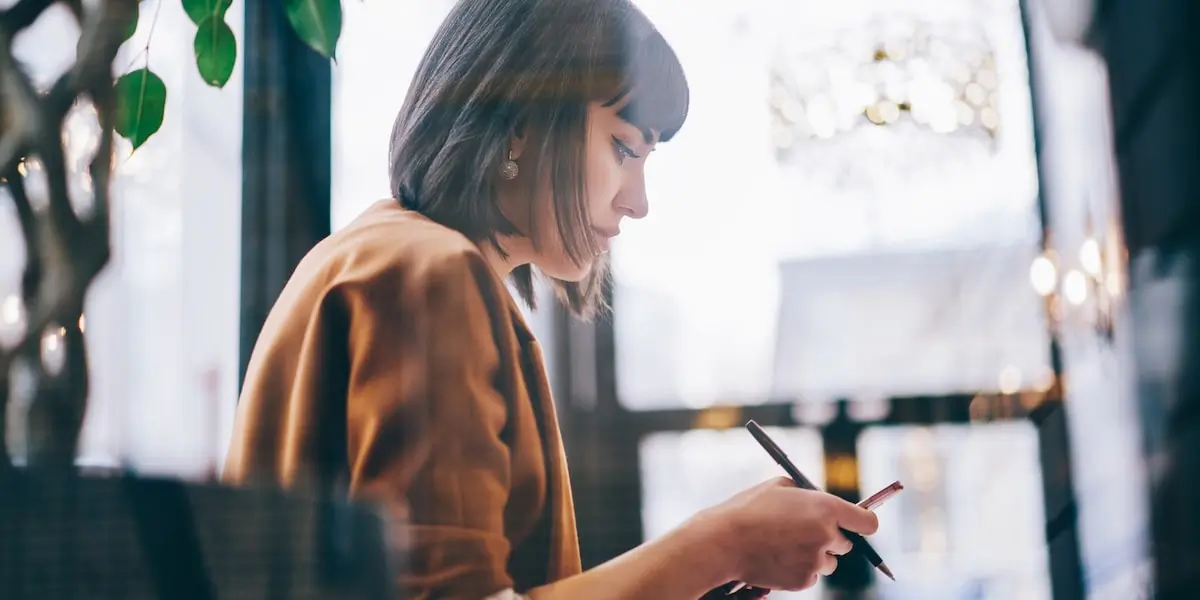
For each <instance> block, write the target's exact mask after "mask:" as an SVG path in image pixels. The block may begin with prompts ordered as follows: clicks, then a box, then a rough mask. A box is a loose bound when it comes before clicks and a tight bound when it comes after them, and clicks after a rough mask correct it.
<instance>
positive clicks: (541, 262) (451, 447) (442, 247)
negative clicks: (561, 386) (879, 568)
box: [225, 0, 877, 600]
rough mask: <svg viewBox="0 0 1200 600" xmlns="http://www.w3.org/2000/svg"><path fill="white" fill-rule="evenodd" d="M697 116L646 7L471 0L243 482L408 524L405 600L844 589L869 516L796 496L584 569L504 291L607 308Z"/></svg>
mask: <svg viewBox="0 0 1200 600" xmlns="http://www.w3.org/2000/svg"><path fill="white" fill-rule="evenodd" d="M687 109H688V87H687V83H686V81H685V79H684V76H683V72H682V68H681V67H680V65H679V62H678V59H677V58H676V56H675V53H674V52H673V51H672V50H671V48H670V47H669V46H668V45H667V43H666V41H664V39H663V37H662V36H661V35H660V34H659V33H658V31H657V30H655V29H654V27H653V26H652V25H651V24H650V23H649V21H648V20H647V19H646V17H645V16H644V15H642V13H640V12H639V11H638V10H637V9H635V8H634V7H633V6H632V5H631V4H630V2H629V0H460V1H459V2H458V3H457V4H456V6H455V7H454V8H453V9H452V10H451V12H450V15H449V16H448V17H447V18H446V20H445V22H444V23H443V24H442V26H441V28H440V29H439V30H438V32H437V34H436V35H435V37H434V40H433V42H432V43H431V45H430V47H429V49H428V50H427V51H426V53H425V56H424V59H423V60H422V62H421V64H420V66H419V67H418V69H417V73H416V75H415V77H414V78H413V81H412V85H411V88H410V91H409V94H408V97H407V98H406V99H405V102H404V105H403V108H401V110H400V114H399V117H398V118H397V119H396V123H395V127H394V130H393V140H392V147H391V156H390V162H391V180H392V194H393V196H394V199H389V200H384V201H381V202H379V203H377V204H376V205H374V206H373V207H372V208H370V209H369V210H367V211H366V212H365V213H364V214H363V215H361V216H360V217H359V218H358V219H357V220H356V221H355V222H354V223H352V224H351V225H349V226H348V227H346V228H345V229H344V230H342V231H340V232H338V233H336V234H334V235H332V236H331V237H329V238H328V239H326V240H325V241H323V242H321V243H320V244H318V245H317V247H316V248H314V249H313V250H312V251H311V252H310V254H309V255H308V256H307V257H306V258H305V259H304V260H303V261H302V262H301V264H300V265H299V266H298V267H297V269H296V271H295V273H294V274H293V276H292V279H291V281H290V282H289V283H288V285H287V286H286V288H285V289H284V290H283V292H282V294H281V295H280V298H279V300H278V301H277V303H276V305H275V307H274V309H273V310H272V312H271V314H270V315H269V317H268V318H267V321H266V324H265V326H264V327H263V331H262V333H261V335H260V337H259V340H258V343H257V345H256V347H255V349H254V353H253V356H252V358H251V361H250V365H249V369H248V372H247V374H246V381H245V386H244V391H243V394H242V398H241V402H240V404H239V407H238V415H237V422H236V427H235V434H234V439H233V444H232V448H231V451H230V454H229V459H228V464H227V466H226V471H225V476H226V478H227V479H228V480H230V481H234V482H246V481H255V480H259V481H262V480H265V481H269V482H273V483H280V484H283V485H286V486H298V485H305V486H335V485H336V486H343V488H344V489H348V490H349V493H350V494H351V495H352V496H354V497H358V498H366V499H372V500H377V501H379V502H382V503H384V504H385V505H386V506H390V507H393V509H394V510H395V511H396V512H397V514H398V515H399V516H400V517H402V518H403V519H404V520H405V521H406V524H405V526H404V527H403V528H402V531H399V532H398V533H402V534H403V537H404V539H405V540H406V543H407V552H408V558H409V565H408V567H409V568H408V569H407V570H406V572H405V573H404V574H403V576H402V582H401V583H402V587H403V588H404V589H405V590H406V592H407V593H408V594H409V597H411V598H454V599H464V600H482V599H485V598H501V597H514V594H516V593H520V594H525V595H527V596H528V597H529V598H533V599H536V600H559V599H569V600H586V599H592V598H597V599H600V598H614V599H616V598H621V599H625V598H661V599H665V600H672V599H681V600H685V599H686V600H694V599H695V598H698V597H701V596H703V595H705V594H706V593H708V592H709V591H710V590H713V589H714V588H718V587H720V586H722V585H724V584H726V583H727V582H730V581H745V582H747V583H749V584H751V585H752V586H755V587H757V588H760V589H799V588H805V587H808V586H811V585H813V584H814V583H815V582H816V579H817V577H818V575H819V574H822V573H825V574H828V573H830V572H832V570H833V569H834V568H835V566H836V560H835V557H834V556H833V555H836V554H842V553H845V552H847V551H848V550H849V549H850V545H849V543H848V542H847V540H846V539H845V538H844V537H842V535H841V534H840V533H838V529H837V526H838V525H840V526H842V527H845V528H848V529H851V530H854V531H858V532H861V533H867V534H869V533H872V532H874V531H875V528H876V526H877V521H876V519H875V517H874V516H873V515H872V514H871V513H869V512H867V511H865V510H862V509H860V508H858V507H856V506H853V505H851V504H849V503H846V502H843V501H841V500H839V499H837V498H835V497H833V496H830V495H826V494H821V493H814V492H808V491H802V490H799V489H795V488H794V487H792V486H790V485H788V484H786V483H784V482H782V481H772V482H768V483H765V484H762V485H760V486H758V487H755V488H752V489H749V490H747V491H745V492H743V493H741V494H740V495H738V496H735V497H734V498H732V499H730V500H728V501H726V502H725V503H723V504H720V505H718V506H716V507H713V508H711V509H709V510H707V511H704V512H703V513H701V514H699V515H697V516H695V517H694V518H692V519H691V520H689V521H688V522H687V523H686V524H684V525H682V526H681V527H679V528H678V529H676V530H675V531H674V532H672V533H670V534H668V535H666V536H664V537H663V538H661V539H658V540H655V541H652V542H649V543H647V544H645V545H643V546H641V547H639V548H637V549H635V550H633V551H631V552H629V553H628V554H626V555H624V556H621V557H618V558H616V559H614V560H612V561H611V562H609V563H607V564H605V565H602V566H600V567H597V568H595V569H592V570H590V571H587V572H581V569H580V563H579V551H578V541H577V538H576V532H575V523H574V515H573V508H572V500H571V492H570V487H569V481H568V477H567V469H566V465H565V456H564V454H563V449H562V442H561V438H560V435H559V429H558V425H557V421H556V419H555V415H554V405H553V402H552V400H551V397H550V391H549V386H548V384H547V378H546V373H545V371H544V368H543V365H542V357H541V355H540V350H539V349H538V346H537V343H536V341H535V340H534V339H533V336H532V335H531V334H530V331H529V328H528V327H527V326H526V325H525V323H524V321H523V320H522V317H521V314H520V311H519V310H518V307H517V305H516V304H515V302H514V301H513V299H512V298H511V297H510V295H509V293H508V291H507V289H506V287H505V285H504V283H503V280H504V279H505V278H509V279H511V280H512V281H513V282H514V284H515V287H516V289H517V290H518V291H519V293H520V295H521V297H522V299H523V300H524V301H525V302H526V303H528V304H529V305H531V306H532V305H533V280H532V278H533V273H534V271H533V269H534V268H536V269H537V270H538V271H539V272H540V273H541V274H542V275H544V276H546V277H549V278H550V279H551V280H552V281H553V282H554V283H555V285H556V286H557V288H558V291H559V292H560V297H561V298H562V300H563V301H564V302H566V303H567V304H568V305H569V306H570V308H571V309H572V310H573V311H575V313H576V314H579V315H581V316H586V315H589V314H591V313H592V312H593V311H594V310H595V309H596V308H597V305H598V303H599V296H600V282H601V280H602V278H603V277H604V275H605V273H604V271H605V264H604V252H605V251H606V250H607V249H608V245H609V243H610V240H611V239H612V238H613V237H615V236H616V235H617V233H618V232H619V231H620V228H621V226H622V225H623V223H624V221H625V220H626V219H639V218H641V217H644V216H645V215H646V212H647V210H648V204H647V200H646V195H645V182H644V178H643V170H644V168H645V166H646V164H647V159H648V157H649V156H650V154H651V152H652V151H653V150H654V148H655V145H656V144H658V143H663V142H666V141H668V140H670V139H671V138H672V137H673V136H674V135H675V134H676V132H677V131H679V129H680V127H681V126H682V125H683V122H684V120H685V117H686V115H687ZM722 151H723V149H720V148H714V149H713V152H714V153H715V154H719V153H720V152H722ZM716 158H719V157H716ZM718 593H719V592H718Z"/></svg>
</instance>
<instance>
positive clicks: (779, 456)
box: [746, 419, 896, 581]
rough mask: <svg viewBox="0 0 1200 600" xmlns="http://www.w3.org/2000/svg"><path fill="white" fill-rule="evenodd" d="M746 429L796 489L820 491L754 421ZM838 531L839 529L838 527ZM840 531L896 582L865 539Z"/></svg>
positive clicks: (855, 547) (747, 424) (851, 532)
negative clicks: (793, 483)
mask: <svg viewBox="0 0 1200 600" xmlns="http://www.w3.org/2000/svg"><path fill="white" fill-rule="evenodd" d="M746 429H749V430H750V435H752V436H754V439H755V440H758V443H759V445H760V446H762V447H763V450H766V451H767V454H770V455H771V458H772V459H774V460H775V462H777V463H779V466H781V467H783V470H784V471H785V472H787V474H788V477H791V478H792V481H794V482H795V483H796V486H797V487H799V488H802V489H806V490H815V491H818V492H819V491H821V488H819V487H817V486H816V485H813V482H811V481H809V480H808V478H807V477H805V476H804V473H801V472H800V469H797V468H796V465H794V464H792V461H791V460H789V459H788V457H787V455H786V454H784V453H783V449H782V448H780V447H779V445H778V444H776V443H775V440H772V439H771V436H768V435H767V432H765V431H763V428H762V427H759V425H758V423H755V422H754V420H753V419H751V420H750V421H749V422H748V423H746ZM838 529H841V528H840V527H839V528H838ZM841 531H842V535H844V536H846V539H848V540H850V544H851V545H852V546H853V547H854V550H857V551H859V552H861V553H863V555H864V556H866V558H867V560H868V561H870V562H871V564H872V565H874V566H875V568H876V569H879V571H880V572H882V573H883V574H884V575H887V576H888V579H891V580H892V581H895V580H896V576H895V575H892V570H891V569H889V568H888V566H887V565H886V564H884V563H883V558H881V557H880V556H879V553H878V552H876V551H875V549H874V548H872V547H871V544H869V543H867V540H866V538H864V537H863V536H861V535H859V534H857V533H854V532H853V531H849V530H846V529H841Z"/></svg>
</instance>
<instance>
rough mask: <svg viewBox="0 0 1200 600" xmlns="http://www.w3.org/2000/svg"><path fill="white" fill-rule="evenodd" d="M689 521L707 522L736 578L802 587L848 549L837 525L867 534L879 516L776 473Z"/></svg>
mask: <svg viewBox="0 0 1200 600" xmlns="http://www.w3.org/2000/svg"><path fill="white" fill-rule="evenodd" d="M692 526H696V527H704V528H708V530H709V532H710V536H712V543H713V545H714V547H716V548H722V551H723V552H724V553H725V554H726V561H727V564H728V565H729V566H730V569H731V572H732V574H733V575H734V579H736V580H739V581H744V582H746V583H748V584H750V585H751V586H754V587H757V588H764V589H783V590H801V589H806V588H809V587H812V586H813V585H815V584H816V583H817V578H818V577H819V576H820V575H829V574H830V573H833V570H834V569H836V568H837V558H836V556H840V555H843V554H846V553H847V552H849V551H850V549H851V546H850V541H849V540H847V539H846V537H845V536H843V535H842V533H841V532H840V531H838V528H839V527H842V528H845V529H848V530H850V531H854V532H857V533H861V534H863V535H870V534H872V533H875V531H876V530H877V529H878V528H879V520H878V519H877V518H876V517H875V514H874V513H872V512H871V511H869V510H866V509H863V508H859V507H858V506H855V505H854V504H851V503H849V502H846V501H845V500H842V499H841V498H838V497H837V496H834V495H832V494H827V493H825V492H817V491H809V490H802V489H799V488H797V487H796V486H795V485H794V484H793V483H792V482H791V480H789V479H786V478H777V479H773V480H771V481H767V482H765V483H762V484H759V485H757V486H755V487H752V488H750V489H747V490H745V491H743V492H742V493H740V494H738V495H736V496H734V497H732V498H730V499H729V500H727V501H725V502H724V503H722V504H719V505H717V506H715V507H713V508H711V509H709V510H707V511H704V512H703V513H701V514H699V515H697V516H696V517H695V520H694V522H693V524H692Z"/></svg>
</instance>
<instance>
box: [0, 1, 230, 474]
mask: <svg viewBox="0 0 1200 600" xmlns="http://www.w3.org/2000/svg"><path fill="white" fill-rule="evenodd" d="M159 1H161V0H145V1H144V2H142V3H141V5H140V9H141V15H142V19H141V21H140V22H139V26H138V30H137V33H136V34H135V35H134V37H133V38H132V39H131V40H130V41H129V42H127V43H126V44H125V46H124V47H122V49H121V52H120V53H119V54H118V57H117V60H116V62H115V65H116V66H115V68H116V69H117V70H118V71H121V70H124V69H126V68H129V69H133V68H138V67H140V66H141V65H143V64H146V61H149V65H150V67H151V68H152V69H153V70H154V71H155V72H156V73H158V74H159V76H161V77H162V78H163V80H164V82H165V83H166V85H167V89H168V96H167V98H168V105H167V112H166V117H165V120H164V122H163V125H162V128H161V129H160V130H159V132H158V133H157V134H156V135H155V136H154V137H153V138H151V139H150V141H149V142H147V143H146V144H145V145H144V146H142V147H141V148H140V149H138V151H137V152H136V153H132V154H131V153H130V146H129V144H128V143H127V142H124V141H123V140H118V143H117V144H116V155H117V160H118V166H117V168H116V171H115V173H114V178H113V186H112V204H113V205H112V219H113V225H112V243H113V256H112V260H111V262H110V263H109V265H108V267H107V268H106V270H105V271H104V272H103V273H101V275H100V277H99V278H98V279H97V280H96V282H95V285H94V286H93V287H92V289H91V293H90V294H89V295H88V302H87V306H86V314H85V317H86V327H87V334H88V342H87V343H88V348H89V358H90V361H91V373H92V395H91V398H90V400H89V406H88V413H87V419H86V422H85V424H84V431H83V437H82V440H81V447H80V460H81V461H82V462H84V463H92V464H101V465H114V464H123V465H127V466H130V467H133V468H134V469H136V470H138V471H141V472H143V473H160V474H167V473H169V474H176V475H182V476H188V477H201V476H206V475H211V474H212V472H213V468H214V467H215V466H216V465H217V464H219V461H220V457H221V455H222V454H223V452H224V446H225V444H226V440H228V437H229V436H228V432H229V428H230V426H231V425H230V424H231V422H232V416H233V407H234V404H235V400H236V397H237V373H238V365H237V360H238V351H237V349H238V326H237V324H238V302H239V299H238V293H239V273H240V265H241V260H240V243H239V240H240V233H239V224H240V218H241V179H242V178H241V127H242V126H241V123H242V118H241V106H242V91H241V87H242V86H241V82H242V76H241V57H240V56H239V60H238V66H237V67H236V68H235V71H234V74H233V76H232V77H231V78H230V80H229V84H228V85H227V86H226V87H225V89H223V90H217V89H214V88H210V87H208V86H207V85H205V84H204V82H203V81H202V80H201V79H200V77H199V75H198V74H197V72H196V66H195V58H194V57H193V53H192V48H191V43H190V40H191V38H192V36H193V32H194V31H195V25H194V24H192V23H191V21H190V20H189V19H188V17H187V15H186V14H185V13H184V12H183V10H182V8H181V7H180V5H179V3H177V2H176V3H171V2H167V3H165V4H164V5H163V7H162V10H159V8H158V2H159ZM242 12H243V11H242V4H241V2H235V3H234V5H233V6H232V7H231V8H230V9H229V11H228V13H227V15H226V21H227V22H228V23H229V25H230V27H231V28H232V29H233V30H234V32H235V35H236V36H237V37H238V39H239V40H240V39H241V35H242ZM155 15H157V17H156V16H155ZM154 19H157V23H156V24H154V25H153V26H152V21H153V20H154ZM151 29H153V31H154V36H153V39H149V38H150V32H151ZM78 32H79V30H78V27H77V26H76V25H75V23H74V20H73V19H72V18H71V16H70V15H69V13H68V12H67V11H66V9H65V8H64V7H62V6H59V5H55V6H53V7H51V8H50V9H49V10H48V11H47V12H46V14H44V15H43V16H42V18H41V19H39V21H38V22H37V23H35V24H34V25H33V27H32V28H31V29H29V30H27V31H25V32H24V33H23V34H22V35H21V36H20V37H18V38H17V40H16V43H15V48H14V52H15V53H16V54H17V56H18V57H20V59H22V60H24V61H25V64H26V65H28V68H30V69H31V71H32V75H33V77H34V80H35V83H36V84H38V85H43V86H44V85H48V84H49V83H51V82H53V80H54V79H56V78H57V76H58V75H59V74H60V73H62V72H64V71H65V70H66V69H67V68H68V67H69V66H70V65H71V64H73V61H74V58H75V41H76V39H77V37H78ZM148 40H149V46H150V48H151V52H149V53H146V52H145V51H144V50H145V48H146V46H147V43H148ZM97 128H98V125H97V124H96V121H95V113H94V111H91V110H89V108H88V106H87V105H80V106H78V107H76V109H75V110H74V111H73V112H72V114H71V115H70V117H69V118H68V127H67V132H66V140H67V146H68V149H69V150H71V151H77V150H81V149H86V148H88V147H90V146H89V144H90V143H92V142H94V138H95V136H96V135H97ZM75 158H76V159H78V160H79V161H80V162H77V163H76V164H75V165H74V166H73V168H74V169H75V170H76V173H77V175H76V176H79V175H78V173H79V167H80V166H81V165H82V164H83V162H84V161H86V160H89V159H90V157H80V156H76V157H75ZM14 218H15V217H14V215H13V214H12V210H11V202H8V201H7V200H0V232H4V233H3V234H0V238H2V239H3V240H4V242H3V251H0V301H6V300H5V299H6V298H10V297H12V296H13V295H14V294H17V293H18V292H19V288H18V287H17V284H18V282H19V277H20V271H21V269H22V268H23V265H24V257H23V256H22V254H23V252H22V251H21V250H22V249H20V248H18V249H17V251H16V252H9V251H8V249H9V244H10V243H12V244H14V245H16V240H17V239H18V238H19V236H18V235H17V233H16V232H17V231H18V229H17V227H16V224H15V222H14ZM9 240H12V242H9ZM0 316H3V315H0ZM10 325H11V324H10ZM0 326H3V324H0ZM18 409H19V407H18V406H14V407H13V410H18ZM17 420H18V421H19V418H18V419H17ZM10 442H15V443H14V444H13V445H15V446H17V448H14V450H15V452H14V455H20V454H21V447H23V446H22V443H21V440H19V439H16V440H11V439H10Z"/></svg>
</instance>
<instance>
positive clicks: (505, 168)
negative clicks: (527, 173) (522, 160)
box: [500, 150, 521, 181]
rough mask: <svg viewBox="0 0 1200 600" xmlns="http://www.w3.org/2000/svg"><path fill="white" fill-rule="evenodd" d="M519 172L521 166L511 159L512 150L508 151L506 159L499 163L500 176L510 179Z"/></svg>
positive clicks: (515, 176) (514, 177)
mask: <svg viewBox="0 0 1200 600" xmlns="http://www.w3.org/2000/svg"><path fill="white" fill-rule="evenodd" d="M520 173H521V166H520V165H518V164H517V161H515V160H513V153H512V150H509V151H508V159H507V160H505V161H504V162H502V163H500V177H501V178H503V179H505V180H508V181H512V180H514V179H516V178H517V175H519V174H520Z"/></svg>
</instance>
